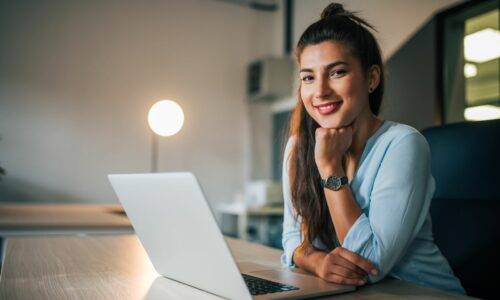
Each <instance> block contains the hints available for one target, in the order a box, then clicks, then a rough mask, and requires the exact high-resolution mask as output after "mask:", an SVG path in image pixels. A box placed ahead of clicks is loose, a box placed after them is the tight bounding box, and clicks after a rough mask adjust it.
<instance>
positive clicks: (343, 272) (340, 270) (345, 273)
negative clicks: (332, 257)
mask: <svg viewBox="0 0 500 300" xmlns="http://www.w3.org/2000/svg"><path fill="white" fill-rule="evenodd" d="M329 272H330V273H333V274H337V275H339V276H342V277H345V278H350V279H361V280H364V279H365V275H362V274H359V273H358V272H356V271H353V270H351V269H349V268H346V267H344V266H341V265H333V266H331V267H330V270H329Z"/></svg>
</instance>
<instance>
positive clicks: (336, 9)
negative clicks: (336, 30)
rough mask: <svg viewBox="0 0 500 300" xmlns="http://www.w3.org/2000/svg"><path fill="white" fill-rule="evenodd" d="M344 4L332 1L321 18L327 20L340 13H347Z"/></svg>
mask: <svg viewBox="0 0 500 300" xmlns="http://www.w3.org/2000/svg"><path fill="white" fill-rule="evenodd" d="M346 13H347V12H346V11H345V9H344V6H343V5H342V4H340V3H330V4H329V5H328V6H327V7H325V9H323V12H322V13H321V19H322V20H326V19H330V18H333V17H335V16H338V15H346Z"/></svg>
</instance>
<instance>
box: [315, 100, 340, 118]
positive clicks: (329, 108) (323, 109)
mask: <svg viewBox="0 0 500 300" xmlns="http://www.w3.org/2000/svg"><path fill="white" fill-rule="evenodd" d="M340 105H342V101H338V102H332V103H328V104H324V105H320V106H316V109H317V110H318V111H319V113H320V114H322V115H328V114H331V113H334V112H336V111H337V110H338V109H339V107H340Z"/></svg>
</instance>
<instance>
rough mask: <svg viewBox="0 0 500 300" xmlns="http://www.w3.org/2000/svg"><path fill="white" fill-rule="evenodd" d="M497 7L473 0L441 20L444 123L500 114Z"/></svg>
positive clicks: (493, 4)
mask: <svg viewBox="0 0 500 300" xmlns="http://www.w3.org/2000/svg"><path fill="white" fill-rule="evenodd" d="M498 20H499V9H498V6H497V2H496V1H481V2H479V3H472V4H470V5H467V6H465V7H462V8H461V9H459V10H455V11H453V10H452V11H451V12H450V13H449V14H446V15H445V16H444V20H443V60H444V64H443V74H442V75H443V99H444V103H443V106H444V121H445V123H453V122H460V121H464V120H468V121H480V120H490V119H498V118H500V95H499V81H500V78H499V67H500V66H499V61H500V31H499V24H498V23H499V21H498Z"/></svg>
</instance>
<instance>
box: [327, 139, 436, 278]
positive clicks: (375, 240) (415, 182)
mask: <svg viewBox="0 0 500 300" xmlns="http://www.w3.org/2000/svg"><path fill="white" fill-rule="evenodd" d="M433 184H434V182H433V181H432V177H431V174H430V152H429V148H428V144H427V141H426V140H425V138H424V137H423V136H422V135H421V134H420V133H418V132H413V133H410V134H407V135H406V136H404V137H402V138H400V139H399V140H396V141H394V142H393V143H392V145H391V146H390V147H389V148H388V150H387V152H386V154H385V157H384V159H383V161H382V163H381V165H380V168H379V170H378V173H377V177H376V178H375V181H374V186H373V190H372V193H371V196H370V216H369V218H368V216H366V215H365V214H363V213H360V214H359V215H358V217H357V218H356V219H355V220H354V222H353V221H352V220H353V216H354V213H353V211H355V209H354V208H353V207H352V205H351V204H349V203H348V202H349V201H350V200H351V198H350V197H349V195H347V196H346V195H345V194H339V195H343V196H344V197H341V196H337V195H333V196H330V197H328V198H329V200H327V201H329V202H331V205H330V203H329V207H330V206H331V207H332V209H331V212H332V211H333V214H332V217H333V220H335V222H334V224H335V227H336V228H337V226H339V229H340V230H342V231H341V233H340V234H344V236H343V240H342V246H343V247H344V248H346V249H348V250H350V251H353V252H356V253H358V254H359V255H361V256H363V257H365V258H367V259H369V260H370V261H372V262H373V263H374V264H375V265H376V266H377V268H378V269H379V270H380V275H379V276H376V277H372V278H370V280H371V281H373V282H376V281H378V280H380V279H382V278H383V277H384V276H385V275H386V274H387V273H389V271H390V270H391V269H392V267H393V266H394V264H395V263H396V262H397V261H398V260H399V259H400V258H401V257H402V256H403V255H404V252H405V250H406V249H407V247H408V246H409V244H410V243H411V242H412V241H413V239H414V237H415V235H416V234H417V233H418V231H419V230H420V228H421V226H422V224H423V222H424V221H425V217H426V216H427V212H428V209H429V205H430V196H428V195H427V193H428V190H429V188H431V189H433V186H432V185H433ZM430 185H431V186H430ZM345 193H347V191H346V192H345ZM349 193H350V191H349ZM350 196H351V197H352V194H350ZM353 199H354V198H352V200H353ZM346 203H347V204H346ZM358 209H359V208H358ZM339 216H343V217H339ZM351 222H352V224H351V225H350V228H347V226H349V225H346V224H349V223H351ZM346 228H347V232H345V229H346Z"/></svg>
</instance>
